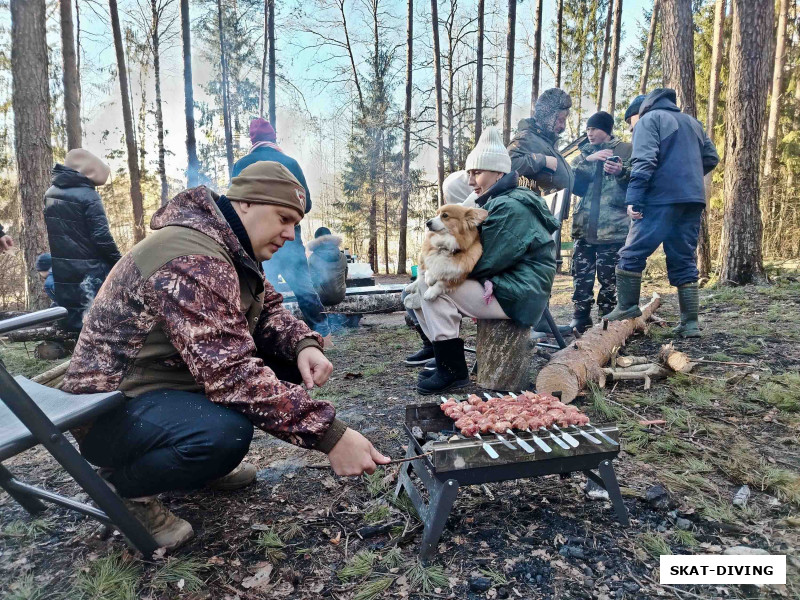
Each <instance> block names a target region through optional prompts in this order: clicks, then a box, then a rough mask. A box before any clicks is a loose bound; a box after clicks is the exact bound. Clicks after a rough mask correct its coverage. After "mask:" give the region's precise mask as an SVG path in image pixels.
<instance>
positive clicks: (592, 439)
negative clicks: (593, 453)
mask: <svg viewBox="0 0 800 600" xmlns="http://www.w3.org/2000/svg"><path fill="white" fill-rule="evenodd" d="M573 427H574V428H575V429H577V430H578V433H580V434H581V435H582V436H583V437H585V438H586V439H587V440H589V441H590V442H592V443H593V444H597V445H598V446H599V445H602V443H603V442H601V441H600V440H598V439H597V438H596V437H594V436H593V435H592V434H591V433H589V432H588V431H584V430H583V429H581V428H580V427H578V426H577V425H573Z"/></svg>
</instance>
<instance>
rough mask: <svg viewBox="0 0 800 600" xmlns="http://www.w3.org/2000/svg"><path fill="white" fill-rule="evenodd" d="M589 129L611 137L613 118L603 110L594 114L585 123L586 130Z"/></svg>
mask: <svg viewBox="0 0 800 600" xmlns="http://www.w3.org/2000/svg"><path fill="white" fill-rule="evenodd" d="M590 127H591V128H593V129H600V130H601V131H605V132H606V133H607V134H608V135H611V132H612V131H614V117H612V116H611V115H610V114H608V113H607V112H606V111H604V110H601V111H600V112H596V113H594V114H593V115H592V116H591V117H589V120H588V121H586V128H587V129H589V128H590Z"/></svg>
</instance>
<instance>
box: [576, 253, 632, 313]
mask: <svg viewBox="0 0 800 600" xmlns="http://www.w3.org/2000/svg"><path fill="white" fill-rule="evenodd" d="M623 245H624V244H622V243H620V244H590V243H589V242H587V241H586V240H583V239H577V240H575V245H574V246H573V249H572V268H571V271H572V273H571V274H572V285H573V287H574V288H575V291H574V292H573V294H572V302H573V304H574V305H575V314H576V315H579V314H587V313H589V312H591V310H592V304H594V279H595V274H597V280H598V281H599V282H600V292H599V293H598V294H597V308H598V310H599V311H600V315H601V316H602V315H604V314H606V313H608V312H611V310H613V308H614V307H615V306H616V304H617V278H616V275H615V269H616V266H617V262H618V261H619V257H618V256H617V252H619V249H620V248H622V246H623Z"/></svg>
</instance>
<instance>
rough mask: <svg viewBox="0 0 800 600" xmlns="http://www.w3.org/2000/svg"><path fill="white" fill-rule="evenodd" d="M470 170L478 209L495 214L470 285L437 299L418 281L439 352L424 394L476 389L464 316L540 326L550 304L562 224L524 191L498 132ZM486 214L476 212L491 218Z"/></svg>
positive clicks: (425, 323) (489, 135)
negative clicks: (471, 383)
mask: <svg viewBox="0 0 800 600" xmlns="http://www.w3.org/2000/svg"><path fill="white" fill-rule="evenodd" d="M466 170H467V171H468V173H469V181H470V185H471V186H472V188H473V190H474V191H475V193H476V194H478V198H477V199H476V201H475V202H476V204H477V206H478V207H479V208H480V209H483V211H487V212H488V215H487V216H486V217H485V220H483V222H482V223H481V224H480V241H481V244H482V246H483V254H482V255H481V257H480V259H479V260H478V262H477V264H476V265H475V268H474V269H473V270H472V272H471V273H470V274H469V278H468V279H467V280H466V281H464V283H462V284H461V285H459V286H458V287H456V288H454V289H451V290H448V291H447V292H446V293H444V294H442V295H440V296H438V297H437V298H435V299H433V300H425V299H424V296H425V291H426V290H427V285H426V284H425V278H424V277H423V276H422V275H420V277H419V278H418V281H419V290H418V291H419V294H420V297H421V306H420V308H419V309H416V310H415V312H416V315H417V317H418V318H419V323H420V326H421V327H422V329H423V331H424V332H425V334H426V335H427V336H428V338H429V339H430V340H431V341H432V343H433V348H434V353H435V355H436V370H435V371H422V373H420V375H419V379H418V381H417V391H418V392H419V393H420V394H438V393H442V392H444V391H447V390H452V389H456V388H460V387H464V386H466V385H467V384H469V372H468V370H467V363H466V360H465V358H464V340H463V339H461V338H460V337H459V332H460V325H461V319H462V317H463V316H467V317H472V318H475V319H513V320H515V321H517V322H518V323H520V324H522V325H528V326H533V325H535V324H536V323H538V322H539V319H540V318H541V316H542V313H543V312H544V309H545V308H546V307H547V302H548V300H549V298H550V290H551V289H552V287H553V280H554V278H555V274H556V260H555V243H554V242H553V240H552V238H551V237H550V234H551V233H552V232H554V231H555V230H556V229H557V228H558V223H557V222H556V220H555V218H554V217H553V216H552V215H551V214H550V211H549V210H547V207H546V206H545V204H544V202H543V201H542V199H541V198H539V196H537V195H536V194H534V193H533V192H532V191H530V190H529V189H527V188H524V187H519V186H518V184H517V173H516V172H514V171H512V170H511V158H510V157H509V155H508V152H507V151H506V149H505V147H504V146H503V140H502V137H501V135H500V132H499V131H498V130H497V128H495V127H489V128H487V129H485V130H484V132H483V134H482V135H481V138H480V140H478V144H477V145H476V146H475V149H474V150H473V151H472V152H471V153H470V154H469V156H468V157H467V161H466ZM483 211H481V212H480V213H477V212H476V215H479V217H482V216H484V215H485V213H484V212H483ZM476 215H473V217H474V216H476ZM466 218H467V219H469V218H470V215H469V214H467V216H466ZM478 220H479V219H478ZM459 250H461V249H458V248H456V249H454V252H458V251H459Z"/></svg>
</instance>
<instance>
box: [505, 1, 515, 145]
mask: <svg viewBox="0 0 800 600" xmlns="http://www.w3.org/2000/svg"><path fill="white" fill-rule="evenodd" d="M516 28H517V0H508V27H507V29H506V91H505V101H504V106H503V143H504V144H505V145H506V146H508V144H509V143H511V109H512V107H513V103H514V47H515V45H516V44H515V43H514V42H515V41H516Z"/></svg>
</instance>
